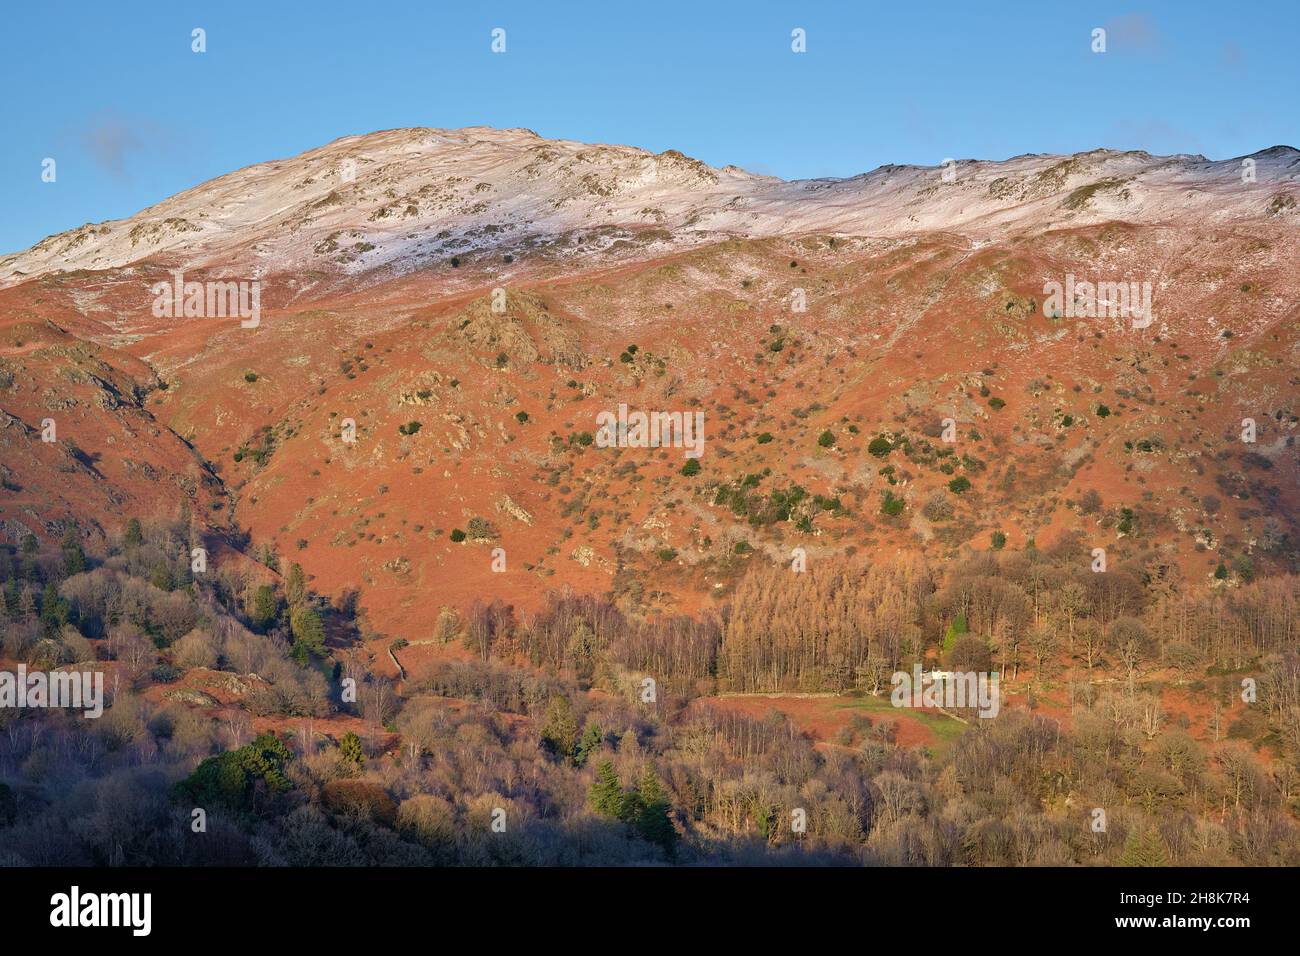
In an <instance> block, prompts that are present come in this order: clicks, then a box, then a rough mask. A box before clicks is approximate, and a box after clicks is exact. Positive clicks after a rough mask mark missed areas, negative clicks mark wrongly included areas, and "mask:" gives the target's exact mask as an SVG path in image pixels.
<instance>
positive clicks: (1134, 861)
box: [1119, 827, 1169, 866]
mask: <svg viewBox="0 0 1300 956" xmlns="http://www.w3.org/2000/svg"><path fill="white" fill-rule="evenodd" d="M1119 865H1120V866H1168V865H1169V848H1168V847H1167V846H1165V841H1164V838H1163V837H1161V836H1160V833H1159V831H1157V830H1156V829H1155V827H1145V828H1143V829H1141V830H1137V829H1134V830H1130V831H1129V835H1128V839H1127V840H1125V841H1124V853H1123V855H1122V856H1121V857H1120V860H1119Z"/></svg>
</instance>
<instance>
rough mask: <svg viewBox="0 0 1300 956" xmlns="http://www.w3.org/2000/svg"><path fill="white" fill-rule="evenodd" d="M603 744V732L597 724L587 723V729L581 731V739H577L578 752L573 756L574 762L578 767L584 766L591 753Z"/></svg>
mask: <svg viewBox="0 0 1300 956" xmlns="http://www.w3.org/2000/svg"><path fill="white" fill-rule="evenodd" d="M604 745H605V732H604V731H603V730H601V729H600V726H599V725H598V724H588V725H587V729H586V730H584V731H583V732H582V739H581V740H580V741H578V752H577V754H575V756H574V763H576V764H577V765H578V766H579V767H581V766H584V765H585V764H586V763H587V761H588V760H590V759H591V755H592V754H594V753H596V752H597V751H598V750H600V749H601V747H603V746H604Z"/></svg>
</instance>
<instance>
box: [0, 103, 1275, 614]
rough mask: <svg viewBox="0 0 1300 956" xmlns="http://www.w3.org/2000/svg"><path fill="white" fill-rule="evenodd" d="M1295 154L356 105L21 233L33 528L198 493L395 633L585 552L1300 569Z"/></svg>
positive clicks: (685, 573) (199, 505) (20, 531)
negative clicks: (424, 117) (637, 426)
mask: <svg viewBox="0 0 1300 956" xmlns="http://www.w3.org/2000/svg"><path fill="white" fill-rule="evenodd" d="M1246 160H1249V161H1250V162H1246ZM1243 169H1248V170H1251V171H1252V172H1253V174H1254V175H1253V180H1251V179H1250V177H1246V178H1245V179H1243ZM1298 174H1300V153H1297V151H1296V150H1294V149H1291V148H1289V147H1274V148H1272V149H1268V150H1264V151H1261V152H1258V153H1255V154H1253V155H1252V156H1250V157H1243V158H1239V159H1233V160H1224V161H1209V160H1206V159H1204V158H1203V157H1199V156H1173V157H1155V156H1150V155H1148V154H1145V153H1137V152H1114V151H1108V150H1095V151H1091V152H1088V153H1080V154H1076V155H1074V156H1045V155H1028V156H1020V157H1016V158H1013V159H1010V160H1007V161H1005V162H983V161H968V160H962V161H960V162H956V163H954V164H951V166H948V167H945V166H939V167H931V168H919V167H911V166H891V167H883V168H881V169H877V170H875V171H873V172H871V173H868V174H866V175H862V176H855V177H852V178H849V179H822V180H809V181H795V182H783V181H781V180H778V179H773V178H770V177H764V176H757V175H753V174H750V173H747V172H744V171H743V170H740V169H737V168H735V167H726V168H723V169H715V168H712V167H709V166H707V165H705V164H703V163H700V162H698V161H696V160H693V159H690V158H688V157H686V156H683V155H682V154H680V153H677V152H675V151H671V150H670V151H668V152H665V153H660V154H653V153H649V152H646V151H644V150H639V149H635V148H631V147H624V146H598V145H585V144H580V143H573V142H566V141H555V140H547V139H542V138H540V137H538V136H536V135H535V134H533V133H531V132H528V131H526V130H492V129H486V128H472V129H464V130H426V129H415V130H394V131H387V132H382V133H375V134H372V135H368V136H356V137H348V138H345V139H341V140H338V141H336V142H334V143H331V144H329V145H328V146H324V147H322V148H320V149H316V150H312V151H309V152H306V153H303V154H302V155H300V156H297V157H294V158H292V159H286V160H278V161H274V162H268V163H263V164H259V165H256V166H252V167H249V168H247V169H244V170H240V171H238V172H235V173H231V174H229V175H227V176H223V177H221V178H219V179H216V180H213V181H212V182H209V183H205V184H203V185H201V186H198V187H195V188H194V189H191V190H188V191H186V192H184V193H181V194H179V195H177V196H174V197H172V198H171V199H168V200H165V201H163V202H161V203H159V204H158V205H156V206H153V207H151V208H149V209H146V210H144V211H142V212H141V213H139V214H137V215H135V216H133V217H131V218H129V219H126V220H122V221H114V222H107V223H101V224H95V225H87V226H83V227H81V228H80V229H76V230H72V231H70V232H67V233H62V234H59V235H57V236H52V237H50V238H48V239H46V240H44V241H42V242H40V243H38V244H37V245H36V246H34V247H33V248H32V249H30V250H27V251H26V252H22V253H17V254H14V255H9V256H6V257H4V258H3V259H0V283H3V287H2V288H0V413H2V414H0V449H3V455H2V456H0V478H3V480H4V484H3V489H0V533H3V534H4V535H5V536H6V537H7V538H8V539H9V540H11V541H15V542H16V541H17V540H18V539H19V538H21V537H22V536H23V535H24V534H26V533H28V532H31V533H35V534H37V535H38V536H39V537H42V538H45V539H55V538H57V537H58V536H59V535H61V533H62V528H63V527H64V526H65V524H66V523H67V522H69V521H71V522H74V523H75V524H76V525H77V527H78V528H80V529H81V532H82V534H83V535H84V536H86V537H87V538H95V537H98V538H103V537H105V536H111V535H114V534H116V533H118V531H119V530H120V528H121V527H122V526H123V524H124V523H125V521H126V520H127V519H128V518H129V517H132V516H142V517H143V516H148V515H151V514H154V513H158V514H166V515H174V514H175V512H176V509H177V507H178V506H179V503H180V501H181V500H182V499H184V500H186V501H188V502H189V504H190V507H191V510H192V512H193V513H194V515H195V516H196V517H197V518H198V519H199V520H200V521H201V523H202V524H203V526H204V527H205V528H206V530H207V532H208V533H209V534H210V535H213V536H214V537H217V538H220V539H221V540H223V541H226V542H227V543H229V544H230V546H231V548H232V549H235V550H236V551H238V550H242V551H244V552H245V553H247V554H257V555H260V556H263V559H266V557H267V556H269V557H270V560H272V561H273V562H274V561H275V560H277V558H276V556H278V560H279V561H281V562H289V561H297V562H300V563H301V564H302V566H303V568H304V569H305V570H306V571H307V573H308V575H309V576H310V579H311V582H312V587H313V588H315V589H316V590H317V591H319V592H321V593H323V594H327V595H331V596H333V597H335V598H336V599H339V600H343V599H344V598H346V596H347V595H349V594H351V593H354V592H355V593H358V594H359V601H360V606H361V608H362V610H363V611H364V613H365V615H366V620H367V623H368V626H369V627H370V628H371V629H372V633H373V634H374V635H376V637H375V639H376V640H378V639H379V638H381V637H385V636H387V637H392V636H395V635H401V636H406V637H411V638H415V637H418V636H420V635H421V634H422V633H423V632H424V631H427V630H428V629H429V628H430V627H431V626H432V623H431V621H432V617H436V614H435V615H433V616H432V617H431V607H432V608H433V609H434V610H435V611H436V608H437V606H438V605H440V604H445V605H448V606H451V607H465V606H467V605H469V604H470V603H471V602H472V601H474V600H475V599H476V598H482V597H491V596H493V595H498V596H503V597H504V599H506V600H508V601H510V602H512V603H514V604H516V605H517V606H518V607H520V608H523V609H527V608H530V607H537V606H539V605H540V604H541V603H542V601H543V600H544V597H545V595H546V594H547V593H548V592H549V591H553V590H556V589H559V588H563V587H571V588H573V589H575V590H577V591H579V592H598V593H612V594H613V595H615V596H616V598H617V600H618V601H619V602H621V604H622V605H623V606H625V607H626V608H628V609H629V610H630V611H633V612H635V613H638V614H647V613H654V612H659V611H674V610H681V611H693V610H698V609H701V608H706V607H712V606H714V605H716V604H717V603H718V602H719V601H721V600H724V599H725V598H726V596H727V595H728V594H730V593H731V592H732V589H733V588H734V587H735V586H736V583H737V582H738V581H739V580H740V579H741V578H742V577H743V575H744V574H745V573H747V571H748V569H750V568H751V567H753V566H756V565H758V564H760V563H771V564H778V565H779V564H781V563H787V562H789V561H790V559H791V553H792V550H793V549H794V548H803V549H804V551H805V552H806V554H807V556H808V559H809V560H811V561H817V560H819V559H821V558H826V557H830V556H834V555H842V554H847V553H852V552H864V551H865V552H867V553H869V554H871V555H880V556H882V557H883V556H889V555H896V554H899V553H905V554H915V555H919V556H925V557H928V558H929V559H931V560H935V561H939V562H952V561H960V560H962V558H963V556H964V555H969V554H971V553H972V552H978V551H986V550H988V549H990V548H991V547H1001V546H1003V545H1002V542H1005V546H1006V547H1008V548H1023V547H1025V546H1027V545H1028V544H1029V543H1031V542H1032V543H1034V544H1036V545H1038V546H1047V545H1049V544H1055V545H1059V546H1062V547H1073V548H1075V549H1076V550H1077V551H1078V553H1079V560H1080V561H1082V562H1085V563H1086V562H1088V561H1090V560H1091V557H1090V554H1091V551H1092V549H1093V548H1095V547H1104V548H1107V549H1108V550H1109V552H1110V553H1111V555H1112V558H1113V559H1114V560H1116V561H1130V562H1133V563H1135V564H1138V565H1142V566H1145V567H1151V568H1156V569H1158V571H1157V573H1160V574H1166V573H1167V574H1177V575H1180V576H1182V577H1183V578H1184V579H1186V580H1190V581H1194V582H1196V585H1197V586H1198V587H1200V586H1204V587H1206V588H1213V587H1219V586H1229V585H1230V584H1231V583H1232V580H1233V579H1232V578H1227V579H1225V578H1223V577H1222V576H1220V577H1215V575H1216V572H1218V569H1219V568H1220V566H1221V565H1222V566H1224V567H1232V568H1240V569H1246V568H1264V567H1271V568H1275V569H1277V570H1294V569H1295V567H1296V563H1297V540H1298V538H1297V535H1298V534H1300V529H1298V528H1297V527H1296V515H1297V507H1296V506H1297V496H1298V495H1300V489H1298V488H1297V467H1296V465H1297V452H1296V448H1295V434H1296V427H1297V423H1298V421H1300V420H1298V419H1297V414H1300V407H1297V405H1298V403H1297V385H1298V384H1300V379H1298V378H1297V373H1296V371H1295V370H1296V367H1297V358H1298V357H1300V356H1298V355H1297V350H1298V348H1300V343H1298V335H1297V332H1298V326H1297V321H1298V319H1300V313H1298V312H1297V307H1296V302H1297V299H1298V293H1300V279H1298V278H1297V277H1296V275H1295V270H1294V264H1295V262H1296V261H1297V258H1298V255H1297V254H1298V252H1300V249H1298V248H1297V245H1298V244H1297V237H1296V222H1297V218H1296V217H1297V215H1300V213H1297V211H1296V206H1295V196H1296V194H1297V192H1298V191H1300V190H1298V187H1297V175H1298ZM175 271H182V272H183V273H184V278H185V279H186V280H187V281H247V282H252V281H256V282H258V283H260V289H261V315H260V319H259V322H258V323H257V324H256V326H255V327H248V328H245V327H242V326H241V323H240V322H239V321H237V320H235V319H229V318H181V317H175V314H174V313H173V314H172V315H169V314H167V313H166V311H165V310H164V311H163V312H162V313H160V312H159V310H158V308H157V303H158V292H157V291H156V290H157V288H158V283H162V284H163V285H164V286H165V285H167V284H169V283H171V282H172V281H173V273H174V272H175ZM1076 281H1078V282H1090V283H1094V284H1095V283H1104V284H1106V286H1107V287H1108V288H1109V293H1108V294H1115V292H1116V290H1117V289H1118V290H1120V291H1124V292H1127V291H1128V290H1129V289H1133V290H1134V295H1138V294H1139V290H1140V289H1141V288H1142V287H1143V285H1144V284H1146V289H1147V291H1148V293H1149V295H1150V298H1151V302H1152V310H1151V312H1152V314H1151V316H1150V322H1149V323H1148V324H1142V323H1139V322H1136V321H1132V320H1131V317H1130V316H1128V315H1126V314H1114V313H1111V312H1108V311H1107V310H1106V309H1105V307H1104V296H1103V297H1102V299H1103V302H1102V305H1101V306H1100V307H1098V306H1097V303H1096V301H1095V299H1096V297H1095V296H1091V292H1092V291H1094V290H1089V292H1088V293H1087V294H1082V295H1079V296H1077V297H1075V298H1074V299H1072V300H1071V301H1068V302H1067V301H1065V299H1062V300H1061V301H1060V302H1057V303H1055V304H1052V301H1051V296H1050V294H1049V291H1048V289H1049V287H1050V286H1051V284H1053V283H1055V284H1056V285H1059V286H1061V287H1062V288H1067V287H1070V286H1071V285H1072V284H1073V283H1074V282H1076ZM1090 296H1091V299H1092V305H1091V306H1089V304H1088V303H1089V301H1090ZM1066 298H1069V296H1068V295H1067V296H1066ZM1135 301H1136V300H1135ZM620 405H626V406H628V408H629V409H630V410H631V411H637V410H644V411H648V412H649V411H663V412H672V413H678V414H687V415H693V414H695V413H696V412H699V413H702V414H703V415H704V433H705V444H704V453H703V454H702V455H701V456H700V458H699V459H698V471H697V472H696V473H691V472H692V468H691V467H690V466H689V465H688V461H689V459H688V458H687V457H686V456H685V455H684V454H683V450H682V449H680V448H634V447H628V448H602V447H600V444H599V443H598V442H596V441H595V440H594V436H595V434H596V433H598V431H599V425H598V423H599V421H600V420H601V419H600V416H602V415H604V414H617V411H618V409H619V406H620ZM1247 418H1249V419H1251V420H1252V421H1253V422H1254V427H1255V429H1256V431H1257V435H1256V436H1255V439H1256V440H1255V441H1253V442H1250V443H1246V442H1243V441H1242V440H1241V439H1240V434H1241V432H1242V429H1243V425H1242V422H1243V420H1244V419H1247ZM47 419H49V420H52V421H53V422H54V424H55V426H56V435H55V440H54V441H52V442H50V441H42V423H43V422H45V421H46V420H47ZM348 420H350V421H351V422H352V423H354V425H355V432H356V440H355V442H352V441H347V440H345V439H344V437H343V436H344V434H345V431H347V428H346V427H345V424H344V423H345V422H346V421H348ZM946 420H951V423H952V428H951V433H950V434H949V435H948V437H951V438H952V439H953V440H952V441H947V440H945V430H946V429H947V428H948V426H946V425H945V421H946ZM994 542H998V544H994ZM495 548H502V549H504V557H505V561H506V565H505V567H506V571H505V572H504V576H503V573H502V572H501V571H500V570H498V569H496V568H495V566H494V558H493V555H494V549H495ZM231 553H232V554H233V553H235V551H232V552H231ZM1232 573H1233V574H1237V573H1238V572H1237V571H1233V572H1232ZM1247 573H1248V572H1246V571H1245V570H1242V571H1241V574H1243V575H1244V574H1247ZM1225 580H1226V582H1227V583H1226V584H1225V583H1224V582H1225Z"/></svg>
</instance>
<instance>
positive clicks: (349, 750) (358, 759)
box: [339, 730, 366, 768]
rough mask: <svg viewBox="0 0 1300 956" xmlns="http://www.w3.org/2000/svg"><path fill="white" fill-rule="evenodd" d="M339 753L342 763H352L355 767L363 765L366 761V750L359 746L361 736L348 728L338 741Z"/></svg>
mask: <svg viewBox="0 0 1300 956" xmlns="http://www.w3.org/2000/svg"><path fill="white" fill-rule="evenodd" d="M339 755H340V756H341V757H342V758H343V762H344V763H349V764H352V765H354V766H355V767H357V768H360V767H362V766H364V765H365V762H366V752H365V748H363V747H362V746H361V738H360V737H358V736H357V735H356V734H355V733H353V732H352V731H350V730H349V731H348V732H347V733H346V734H344V735H343V739H342V740H340V741H339Z"/></svg>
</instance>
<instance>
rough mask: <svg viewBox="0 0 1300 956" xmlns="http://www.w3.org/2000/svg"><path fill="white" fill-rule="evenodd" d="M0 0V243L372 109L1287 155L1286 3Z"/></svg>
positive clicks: (861, 156)
mask: <svg viewBox="0 0 1300 956" xmlns="http://www.w3.org/2000/svg"><path fill="white" fill-rule="evenodd" d="M0 16H2V17H3V21H2V22H3V25H4V29H3V31H0V78H3V80H4V88H5V89H6V90H8V91H9V92H10V98H9V99H8V100H7V102H6V103H5V107H4V116H3V121H2V122H0V126H3V132H0V136H3V145H2V147H0V209H3V210H4V214H3V216H0V252H12V251H16V250H19V249H23V248H26V247H27V246H30V245H32V244H33V243H35V242H37V241H39V240H40V239H42V238H44V237H45V236H46V235H49V234H51V233H54V232H59V231H61V230H64V229H69V228H72V227H75V226H78V225H81V224H82V223H83V222H97V221H100V220H103V219H112V218H119V217H122V216H127V215H130V214H132V213H134V212H136V211H138V210H139V209H142V208H144V207H145V206H148V205H150V204H152V203H154V202H157V201H158V200H160V199H163V198H165V197H167V196H169V195H171V194H173V193H175V192H179V191H180V190H182V189H185V188H188V187H190V186H193V185H196V184H198V183H201V182H203V181H205V180H207V179H211V178H212V177H214V176H218V175H221V174H222V173H226V172H229V171H231V170H233V169H237V168H239V167H241V166H246V165H249V164H250V163H255V162H260V161H263V160H268V159H274V158H279V157H284V156H289V155H293V154H294V153H298V152H301V151H302V150H305V149H309V148H312V147H314V146H318V145H321V144H323V143H326V142H328V141H330V140H332V139H335V138H337V137H339V136H343V135H348V134H352V133H363V132H370V131H373V130H378V129H388V128H392V127H399V126H434V127H457V126H471V125H491V126H502V127H508V126H524V127H528V128H529V129H533V130H536V131H537V132H538V133H540V134H541V135H543V136H554V137H562V138H567V139H577V140H587V141H594V142H613V143H627V144H630V145H635V146H643V147H645V148H647V149H651V150H655V151H660V150H664V149H670V148H672V149H679V150H681V151H682V152H684V153H687V154H688V155H691V156H695V157H697V158H699V159H702V160H704V161H705V162H708V163H711V164H713V165H718V166H721V165H726V164H727V163H735V164H736V165H739V166H743V167H745V168H747V169H751V170H753V171H756V172H762V173H768V174H772V175H779V176H783V177H786V178H795V177H807V176H826V175H836V176H849V175H854V174H856V173H860V172H865V171H867V170H870V169H873V168H875V167H877V166H880V165H883V164H885V163H921V164H927V165H933V164H937V163H940V162H942V161H943V160H944V159H945V158H947V157H953V158H956V159H965V158H980V159H1003V158H1006V157H1008V156H1013V155H1016V154H1018V153H1025V152H1074V151H1078V150H1085V149H1092V148H1095V147H1098V146H1106V147H1113V148H1120V149H1145V150H1148V151H1150V152H1153V153H1175V152H1188V153H1203V154H1205V155H1206V156H1209V157H1211V158H1214V159H1223V158H1230V157H1235V156H1239V155H1243V154H1245V153H1250V152H1253V151H1255V150H1258V149H1263V148H1265V147H1268V146H1273V145H1276V144H1279V143H1281V144H1286V145H1292V146H1300V129H1298V127H1300V110H1298V109H1297V103H1298V100H1300V97H1298V95H1297V94H1298V93H1300V67H1298V66H1297V56H1296V53H1295V51H1294V50H1293V49H1290V48H1289V47H1290V46H1291V45H1292V44H1294V41H1295V37H1296V36H1297V34H1298V33H1300V3H1297V2H1296V0H1272V2H1255V3H1249V4H1243V5H1240V6H1233V5H1231V4H1226V3H1221V2H1218V3H1213V4H1211V3H1206V2H1201V0H1181V2H1148V3H1143V4H1140V5H1138V6H1133V5H1129V4H1122V3H1089V2H1085V0H1071V2H1055V0H1035V2H1016V0H1012V2H1002V3H998V2H974V0H960V2H951V3H948V2H944V3H922V2H912V3H898V2H889V3H886V2H880V0H850V2H842V3H832V2H817V0H807V2H802V3H766V2H762V0H752V2H747V3H723V2H713V3H710V2H708V0H695V2H677V0H652V2H645V3H631V2H626V0H606V2H602V3H579V2H564V0H552V2H550V3H539V2H537V0H530V2H525V3H492V2H475V0H465V2H460V3H449V2H445V0H420V2H413V3H404V2H399V0H392V2H390V0H381V2H373V3H361V2H356V0H348V2H334V0H318V2H311V3H306V2H304V3H287V2H285V3H280V2H274V0H262V2H258V3H246V2H242V0H222V2H216V0H211V2H206V3H200V2H185V0H171V2H165V3H163V2H124V3H104V2H102V0H97V2H94V3H89V2H78V3H65V2H59V0H44V2H42V3H18V4H11V5H9V6H8V7H7V8H6V9H5V10H4V12H3V14H0ZM195 27H202V28H204V29H205V30H206V31H207V46H208V49H207V52H206V53H203V54H195V53H192V52H191V49H190V45H191V39H190V37H191V30H192V29H193V28H195ZM494 27H501V28H503V29H505V31H506V53H505V54H493V53H492V52H491V50H490V44H491V36H490V34H491V31H492V29H493V28H494ZM795 27H801V28H803V29H804V30H806V31H807V52H806V53H804V54H794V53H792V52H791V49H790V44H791V41H790V33H791V30H792V29H794V28H795ZM1095 27H1104V28H1106V30H1107V52H1106V53H1104V54H1094V53H1092V52H1091V50H1090V42H1091V39H1090V36H1091V32H1092V30H1093V29H1094V28H1095ZM46 157H52V158H54V159H55V160H56V162H57V164H58V165H57V181H56V182H54V183H44V182H42V181H41V163H42V160H43V159H44V158H46Z"/></svg>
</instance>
